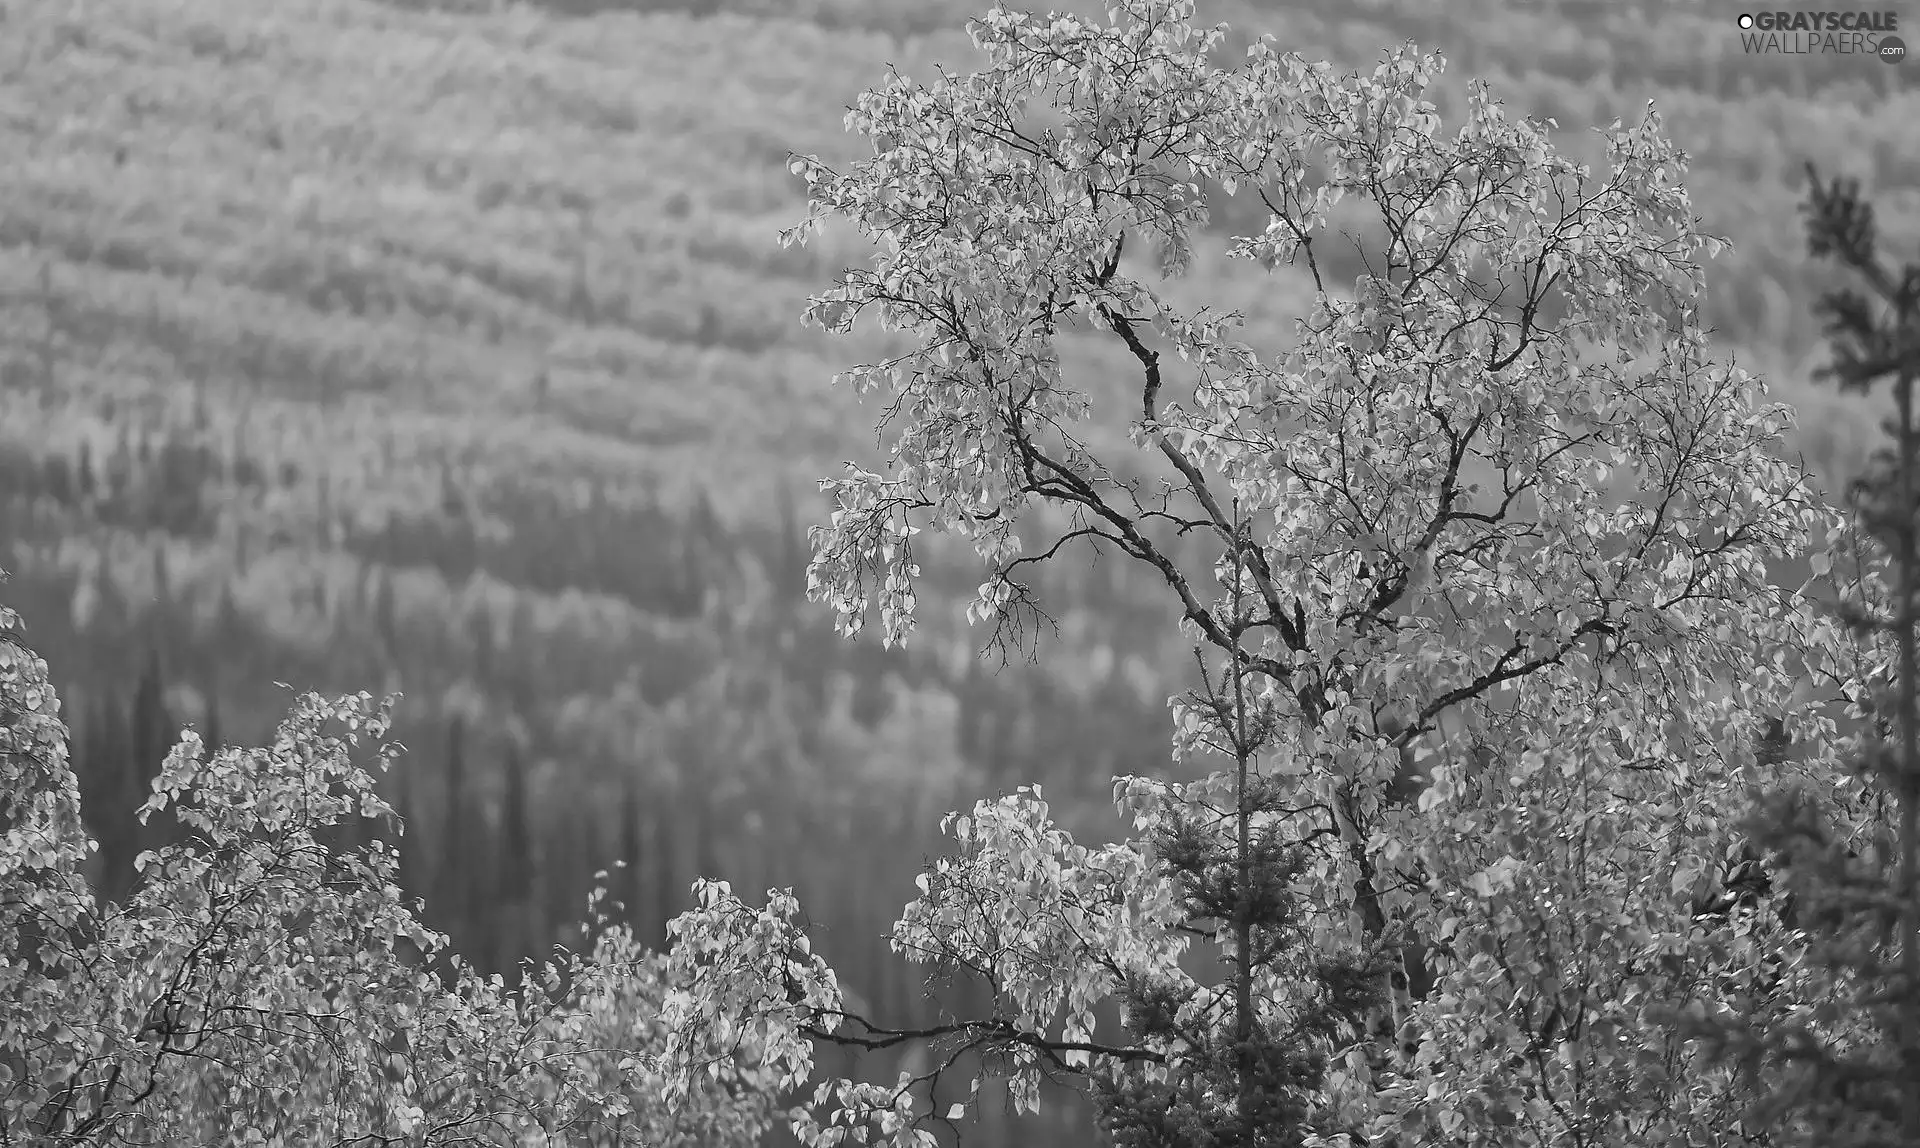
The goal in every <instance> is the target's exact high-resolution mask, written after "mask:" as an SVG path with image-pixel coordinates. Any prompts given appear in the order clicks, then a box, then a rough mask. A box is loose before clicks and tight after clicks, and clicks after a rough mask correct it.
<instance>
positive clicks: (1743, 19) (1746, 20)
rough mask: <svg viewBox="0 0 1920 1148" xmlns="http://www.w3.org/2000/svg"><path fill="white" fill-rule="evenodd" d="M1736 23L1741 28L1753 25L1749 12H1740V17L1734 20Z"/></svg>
mask: <svg viewBox="0 0 1920 1148" xmlns="http://www.w3.org/2000/svg"><path fill="white" fill-rule="evenodd" d="M1736 23H1738V24H1739V25H1740V27H1742V28H1751V27H1753V16H1752V15H1750V14H1749V13H1746V12H1742V13H1740V19H1739V20H1738V21H1736Z"/></svg>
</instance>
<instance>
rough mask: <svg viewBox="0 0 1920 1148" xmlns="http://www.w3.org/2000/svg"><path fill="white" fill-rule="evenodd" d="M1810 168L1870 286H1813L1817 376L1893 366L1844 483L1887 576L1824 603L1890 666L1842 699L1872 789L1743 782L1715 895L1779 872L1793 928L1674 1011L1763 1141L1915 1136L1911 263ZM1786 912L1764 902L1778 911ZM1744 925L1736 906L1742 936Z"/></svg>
mask: <svg viewBox="0 0 1920 1148" xmlns="http://www.w3.org/2000/svg"><path fill="white" fill-rule="evenodd" d="M1808 176H1809V179H1810V182H1811V187H1810V190H1809V196H1808V200H1807V202H1806V204H1805V206H1804V210H1805V212H1806V214H1807V228H1808V238H1809V246H1810V248H1811V250H1812V254H1813V256H1814V257H1815V258H1816V259H1827V260H1831V261H1833V262H1835V263H1838V264H1839V265H1840V266H1841V267H1842V268H1843V269H1845V270H1846V271H1848V272H1850V273H1851V274H1852V276H1853V277H1854V278H1855V279H1857V280H1859V281H1860V282H1862V283H1864V284H1865V285H1866V287H1867V288H1868V289H1869V290H1870V292H1871V297H1868V296H1866V295H1862V294H1861V293H1859V292H1858V291H1857V290H1855V289H1853V288H1851V287H1848V288H1842V289H1838V290H1834V291H1831V292H1828V293H1826V294H1825V295H1824V296H1823V297H1822V298H1821V300H1820V301H1819V303H1818V305H1817V307H1816V311H1817V313H1818V314H1819V316H1820V317H1821V318H1822V319H1823V320H1824V322H1825V328H1826V335H1827V338H1828V340H1829V343H1830V346H1831V348H1832V351H1833V360H1832V362H1831V363H1830V365H1829V366H1827V367H1826V368H1825V369H1824V370H1823V371H1822V372H1821V375H1822V377H1823V378H1826V379H1829V380H1833V381H1836V382H1837V383H1838V385H1839V386H1840V388H1841V389H1842V390H1845V391H1866V390H1868V389H1870V388H1871V387H1872V386H1873V385H1874V384H1875V383H1876V382H1878V381H1880V380H1882V379H1891V380H1892V383H1893V398H1894V414H1893V417H1892V418H1891V419H1889V420H1888V421H1887V424H1886V428H1887V431H1888V434H1889V435H1890V436H1891V438H1892V439H1893V442H1892V444H1891V446H1889V447H1886V448H1883V449H1881V450H1880V451H1878V452H1877V453H1876V454H1875V455H1874V457H1873V458H1872V460H1871V462H1870V464H1869V466H1868V468H1867V469H1866V471H1865V473H1864V474H1863V475H1862V476H1861V477H1860V478H1859V479H1858V480H1857V481H1856V482H1855V483H1853V485H1852V487H1851V489H1850V490H1849V502H1850V506H1851V509H1852V510H1853V512H1854V515H1855V521H1856V522H1857V523H1858V525H1859V526H1860V527H1861V528H1862V531H1863V533H1864V534H1865V535H1867V536H1868V538H1869V539H1870V542H1868V543H1867V545H1868V546H1869V547H1872V548H1877V549H1878V551H1879V553H1880V554H1881V555H1884V557H1885V558H1886V559H1887V565H1886V567H1885V570H1886V579H1887V580H1890V581H1891V583H1892V584H1891V585H1880V584H1876V583H1877V582H1879V581H1880V580H1879V579H1878V578H1877V577H1876V576H1874V575H1872V574H1871V573H1869V571H1870V569H1871V564H1870V563H1866V562H1863V563H1862V569H1861V570H1860V572H1859V575H1860V576H1859V578H1858V580H1857V582H1856V583H1855V585H1854V586H1853V587H1852V588H1851V590H1850V591H1849V592H1847V593H1846V594H1843V597H1842V600H1841V601H1840V602H1839V610H1840V614H1841V616H1842V617H1843V618H1844V619H1845V620H1846V621H1847V622H1848V623H1850V624H1851V625H1852V626H1853V627H1854V628H1855V629H1856V630H1858V631H1859V632H1860V633H1861V634H1862V635H1863V637H1864V638H1865V639H1866V644H1867V645H1869V646H1870V647H1878V648H1880V649H1885V648H1886V646H1887V644H1889V642H1890V644H1891V645H1892V646H1893V648H1894V654H1893V665H1892V667H1891V673H1890V674H1887V675H1885V680H1884V685H1883V686H1882V687H1881V688H1878V689H1876V690H1875V691H1874V692H1873V693H1872V695H1871V696H1864V697H1857V698H1853V699H1850V700H1851V701H1853V703H1854V705H1855V708H1856V710H1857V711H1858V713H1859V714H1860V716H1862V717H1864V718H1866V719H1868V730H1867V736H1866V737H1865V739H1864V750H1863V752H1861V753H1860V754H1859V755H1858V757H1857V758H1856V761H1855V765H1856V768H1857V770H1858V772H1859V773H1860V774H1862V775H1863V776H1864V778H1865V779H1866V781H1867V783H1868V787H1869V791H1870V792H1871V794H1872V797H1871V799H1869V800H1868V801H1865V802H1861V803H1858V804H1857V805H1856V806H1855V807H1854V808H1853V809H1851V810H1847V809H1845V808H1840V807H1836V805H1835V803H1834V802H1833V800H1832V795H1831V794H1830V793H1828V794H1816V793H1814V792H1813V791H1811V790H1809V789H1807V788H1804V787H1782V788H1780V789H1777V790H1775V791H1772V792H1767V793H1764V794H1761V795H1758V796H1759V799H1758V801H1757V802H1756V808H1755V810H1754V812H1753V814H1752V816H1751V817H1750V818H1749V820H1748V824H1747V830H1748V833H1749V834H1750V836H1751V844H1750V845H1749V846H1748V854H1749V855H1747V856H1744V857H1743V858H1741V859H1739V861H1740V864H1738V865H1736V866H1735V867H1734V869H1733V870H1732V871H1730V873H1729V879H1728V881H1727V884H1728V885H1729V886H1730V889H1729V896H1728V897H1727V898H1723V899H1724V900H1727V901H1728V904H1727V905H1726V906H1725V907H1724V908H1723V907H1720V906H1716V907H1715V909H1716V911H1722V912H1726V913H1729V914H1731V913H1733V912H1734V911H1735V910H1736V909H1737V908H1738V906H1739V903H1740V902H1742V901H1745V902H1755V901H1761V900H1763V899H1764V898H1765V895H1766V894H1767V893H1769V892H1771V890H1772V887H1773V886H1774V885H1776V884H1778V885H1781V886H1784V889H1785V892H1786V893H1787V894H1788V896H1789V897H1790V898H1791V910H1790V912H1791V925H1792V926H1793V927H1794V929H1795V930H1797V932H1796V933H1794V934H1793V935H1792V936H1793V939H1794V940H1795V943H1793V944H1790V945H1788V944H1783V945H1780V946H1778V947H1779V948H1780V949H1781V950H1782V951H1780V952H1777V953H1767V954H1764V957H1765V958H1766V959H1764V960H1763V961H1762V962H1761V967H1759V968H1755V969H1753V970H1751V971H1750V973H1749V975H1748V978H1747V979H1748V981H1749V982H1750V986H1749V988H1750V991H1749V992H1748V1000H1749V1007H1748V1008H1747V1009H1746V1010H1745V1011H1744V1012H1742V1013H1741V1014H1740V1015H1735V1016H1724V1015H1721V1016H1712V1017H1697V1016H1696V1017H1679V1018H1675V1020H1676V1023H1677V1024H1678V1026H1679V1027H1680V1028H1681V1030H1682V1031H1683V1032H1686V1033H1687V1034H1689V1035H1692V1036H1695V1037H1698V1038H1701V1039H1702V1040H1703V1041H1704V1043H1705V1045H1706V1046H1707V1047H1708V1048H1710V1049H1712V1050H1714V1051H1715V1052H1716V1053H1717V1054H1718V1055H1719V1056H1721V1057H1722V1058H1723V1059H1724V1060H1725V1061H1727V1062H1728V1063H1731V1064H1733V1065H1735V1066H1737V1067H1738V1068H1739V1069H1740V1071H1742V1072H1743V1073H1744V1074H1746V1077H1747V1079H1748V1082H1749V1084H1750V1086H1751V1095H1752V1097H1753V1101H1752V1104H1751V1109H1750V1111H1749V1113H1748V1114H1747V1118H1748V1123H1749V1125H1750V1126H1751V1127H1755V1128H1764V1129H1767V1130H1768V1133H1769V1135H1770V1136H1771V1137H1772V1142H1773V1143H1775V1144H1795V1145H1806V1146H1808V1148H1813V1146H1820V1148H1829V1146H1831V1148H1868V1146H1874V1148H1882V1146H1885V1148H1893V1146H1899V1148H1920V881H1916V867H1920V706H1916V695H1917V694H1920V545H1917V543H1920V421H1917V420H1920V412H1916V411H1915V409H1914V407H1915V403H1914V394H1913V390H1914V380H1915V377H1916V376H1920V264H1911V263H1910V264H1907V265H1906V266H1905V267H1904V268H1902V269H1900V270H1899V271H1898V272H1896V271H1895V270H1893V269H1892V268H1890V267H1888V266H1887V265H1886V264H1885V263H1883V262H1882V261H1881V259H1880V257H1879V255H1878V253H1877V251H1876V247H1877V244H1876V235H1875V227H1874V216H1873V209H1872V205H1871V204H1870V203H1868V202H1867V201H1865V200H1864V199H1862V198H1861V195H1860V187H1859V184H1858V182H1857V181H1853V180H1838V179H1836V180H1834V181H1833V182H1832V183H1827V184H1823V183H1822V182H1821V180H1820V177H1819V174H1818V172H1817V171H1815V170H1814V169H1813V168H1812V167H1811V166H1809V168H1808ZM1856 592H1857V597H1856V596H1855V594H1856ZM1874 599H1881V600H1880V601H1875V600H1874ZM1767 732H1768V734H1769V736H1767V737H1764V738H1763V739H1762V744H1761V752H1762V753H1763V754H1765V755H1775V754H1779V753H1780V752H1782V751H1783V748H1784V745H1783V743H1784V742H1785V740H1786V739H1785V732H1786V731H1785V730H1784V728H1782V729H1779V730H1777V731H1776V730H1769V731H1767ZM1849 815H1851V817H1852V818H1853V819H1854V821H1853V824H1848V822H1847V818H1848V816H1849ZM1755 853H1757V854H1760V855H1762V856H1764V857H1770V858H1771V859H1773V861H1774V862H1775V865H1774V869H1775V870H1776V871H1775V872H1774V873H1771V874H1770V873H1767V872H1766V871H1765V867H1763V866H1759V865H1757V864H1755V863H1754V862H1755V861H1757V860H1758V859H1759V858H1757V857H1754V856H1751V854H1755ZM1739 874H1744V875H1745V877H1746V879H1745V880H1744V881H1743V882H1742V881H1736V880H1735V879H1734V878H1735V877H1736V876H1737V875H1739ZM1736 885H1739V886H1743V887H1742V888H1738V889H1735V888H1732V887H1733V886H1736ZM1785 915H1786V910H1784V909H1776V910H1775V912H1774V917H1775V920H1776V921H1778V923H1779V924H1781V925H1785V924H1786V923H1787V922H1786V921H1784V920H1780V918H1781V917H1783V916H1785ZM1762 919H1763V920H1764V917H1763V918H1762ZM1756 928H1757V926H1756V924H1755V923H1754V922H1753V921H1752V920H1751V919H1748V920H1746V921H1743V923H1742V932H1743V933H1745V934H1747V935H1752V934H1753V933H1754V932H1755V931H1756ZM1800 938H1803V939H1804V940H1803V941H1801V940H1799V939H1800ZM1736 951H1737V950H1736ZM1789 964H1791V965H1796V966H1798V968H1797V969H1795V970H1794V976H1795V978H1796V981H1797V982H1798V984H1799V987H1800V991H1799V992H1796V993H1795V994H1793V995H1792V996H1791V997H1786V998H1782V997H1779V996H1777V995H1776V994H1775V993H1774V991H1773V990H1774V988H1775V986H1776V984H1777V982H1778V979H1779V977H1780V976H1781V975H1782V966H1784V965H1789ZM1809 995H1811V996H1813V997H1814V998H1815V999H1818V1000H1819V1001H1820V1004H1819V1007H1818V1008H1817V1009H1815V1010H1814V1011H1813V1012H1812V1013H1811V1014H1807V1013H1804V1012H1802V1011H1800V1010H1796V1009H1794V1008H1793V1007H1792V1005H1793V1004H1794V1002H1795V1000H1804V999H1806V997H1807V996H1809Z"/></svg>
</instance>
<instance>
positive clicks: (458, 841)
mask: <svg viewBox="0 0 1920 1148" xmlns="http://www.w3.org/2000/svg"><path fill="white" fill-rule="evenodd" d="M446 786H447V788H446V798H445V804H444V805H443V806H442V810H443V813H442V817H441V820H440V825H441V829H440V872H439V880H438V881H437V882H436V884H435V887H434V894H433V900H432V901H430V902H428V907H429V908H430V909H434V910H435V911H436V916H438V918H439V919H440V920H442V921H446V922H448V923H449V928H448V931H449V932H452V931H453V930H454V929H455V928H462V929H464V926H465V925H466V924H467V922H468V921H469V919H470V916H471V914H472V911H473V902H472V898H471V896H470V893H471V890H472V879H473V874H472V868H471V866H472V863H473V857H472V855H471V851H470V849H469V847H468V840H469V838H470V836H471V835H472V824H471V821H470V817H469V809H468V803H467V753H466V721H465V720H464V719H463V718H461V717H459V716H458V715H455V717H454V718H453V720H452V721H451V722H449V723H448V724H447V772H446ZM456 947H458V946H456Z"/></svg>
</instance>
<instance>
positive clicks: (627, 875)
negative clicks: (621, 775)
mask: <svg viewBox="0 0 1920 1148" xmlns="http://www.w3.org/2000/svg"><path fill="white" fill-rule="evenodd" d="M644 847H645V846H644V843H643V842H642V841H641V838H640V793H639V785H638V783H637V782H636V781H635V780H634V779H633V776H632V775H631V774H629V775H628V777H627V780H626V784H625V785H624V786H623V787H622V789H621V793H620V860H622V861H625V862H626V863H627V865H626V868H625V869H623V870H622V871H621V877H620V880H619V881H618V882H617V883H616V884H615V885H614V887H613V895H614V896H615V897H616V898H617V899H618V900H619V901H620V902H621V903H622V904H623V905H624V906H625V911H624V912H623V913H622V917H623V918H624V919H625V920H626V922H627V923H628V924H629V925H631V926H633V929H634V931H635V932H636V933H638V932H639V931H640V928H641V923H642V922H643V921H644V920H645V918H644V917H643V916H642V913H643V911H644V908H645V905H644V903H643V901H642V896H641V889H642V883H641V874H642V872H643V870H645V869H647V868H649V867H650V866H648V865H647V864H646V859H645V858H644V857H643V856H642V855H641V850H642V849H643V848H644Z"/></svg>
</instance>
